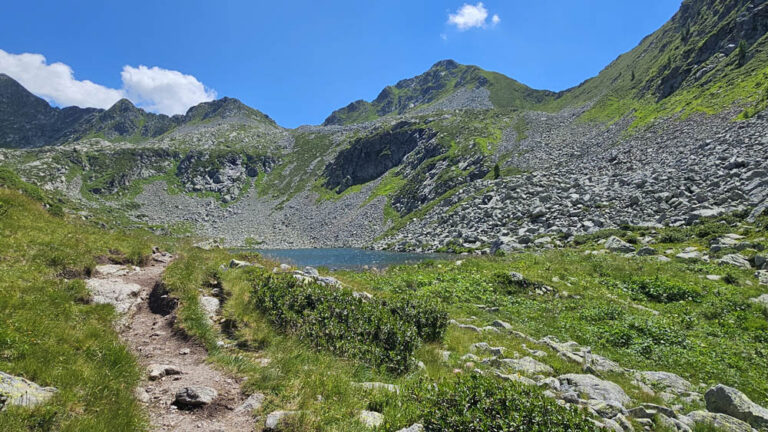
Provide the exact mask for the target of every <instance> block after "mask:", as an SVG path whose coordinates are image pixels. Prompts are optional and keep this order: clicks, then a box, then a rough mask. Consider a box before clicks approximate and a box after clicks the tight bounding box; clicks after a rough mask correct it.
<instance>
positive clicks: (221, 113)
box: [183, 97, 277, 126]
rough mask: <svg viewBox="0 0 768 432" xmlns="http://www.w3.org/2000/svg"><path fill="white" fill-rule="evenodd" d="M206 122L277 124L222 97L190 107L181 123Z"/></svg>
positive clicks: (260, 113) (265, 116) (235, 101)
mask: <svg viewBox="0 0 768 432" xmlns="http://www.w3.org/2000/svg"><path fill="white" fill-rule="evenodd" d="M207 120H222V121H257V122H266V123H269V124H271V125H274V126H277V123H275V121H274V120H272V118H270V117H269V116H268V115H266V114H264V113H262V112H261V111H259V110H256V109H253V108H251V107H249V106H248V105H246V104H244V103H242V102H241V101H240V100H239V99H235V98H231V97H223V98H221V99H216V100H213V101H210V102H203V103H200V104H198V105H195V106H193V107H191V108H190V109H189V110H187V113H186V114H185V115H184V120H183V122H185V123H186V122H191V121H207Z"/></svg>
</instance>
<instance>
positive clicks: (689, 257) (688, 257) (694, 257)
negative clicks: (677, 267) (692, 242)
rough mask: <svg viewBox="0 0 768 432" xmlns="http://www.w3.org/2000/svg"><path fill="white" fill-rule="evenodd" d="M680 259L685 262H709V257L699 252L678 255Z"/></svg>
mask: <svg viewBox="0 0 768 432" xmlns="http://www.w3.org/2000/svg"><path fill="white" fill-rule="evenodd" d="M676 257H677V258H678V259H681V260H685V261H704V262H709V257H708V256H706V255H704V254H703V253H701V252H699V251H689V252H681V253H679V254H677V255H676Z"/></svg>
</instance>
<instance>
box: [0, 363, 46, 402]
mask: <svg viewBox="0 0 768 432" xmlns="http://www.w3.org/2000/svg"><path fill="white" fill-rule="evenodd" d="M57 392H58V390H57V389H55V388H53V387H41V386H39V385H37V384H35V383H33V382H32V381H29V380H27V379H24V378H21V377H17V376H13V375H9V374H7V373H4V372H0V409H4V408H5V407H7V406H22V407H28V408H31V407H34V406H37V405H40V404H43V403H45V402H47V401H48V399H50V398H51V397H53V395H54V394H56V393H57Z"/></svg>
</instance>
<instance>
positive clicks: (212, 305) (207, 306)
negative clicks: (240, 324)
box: [200, 296, 221, 321]
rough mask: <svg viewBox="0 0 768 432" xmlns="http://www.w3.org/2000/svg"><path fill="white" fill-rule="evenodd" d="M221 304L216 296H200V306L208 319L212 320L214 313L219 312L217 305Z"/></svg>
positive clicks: (214, 316)
mask: <svg viewBox="0 0 768 432" xmlns="http://www.w3.org/2000/svg"><path fill="white" fill-rule="evenodd" d="M220 306H221V304H220V302H219V299H217V298H216V297H209V296H200V307H201V308H202V309H203V312H205V316H206V317H208V319H209V320H211V321H213V319H214V318H216V315H217V314H218V313H219V307H220Z"/></svg>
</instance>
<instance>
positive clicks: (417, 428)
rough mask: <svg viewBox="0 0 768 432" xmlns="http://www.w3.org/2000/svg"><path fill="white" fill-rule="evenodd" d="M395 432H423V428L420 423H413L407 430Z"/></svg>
mask: <svg viewBox="0 0 768 432" xmlns="http://www.w3.org/2000/svg"><path fill="white" fill-rule="evenodd" d="M397 432H424V426H422V425H421V423H415V424H412V425H410V426H409V427H407V428H403V429H400V430H399V431H397Z"/></svg>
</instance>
